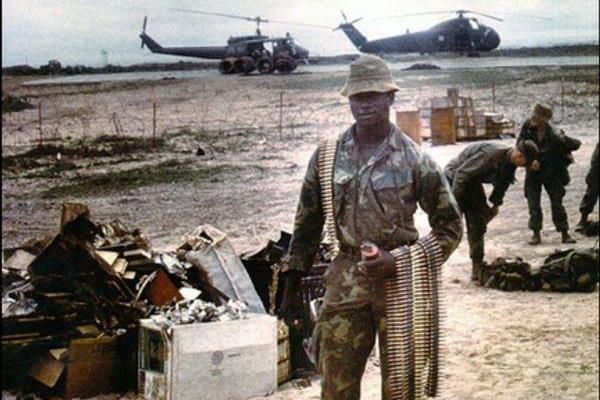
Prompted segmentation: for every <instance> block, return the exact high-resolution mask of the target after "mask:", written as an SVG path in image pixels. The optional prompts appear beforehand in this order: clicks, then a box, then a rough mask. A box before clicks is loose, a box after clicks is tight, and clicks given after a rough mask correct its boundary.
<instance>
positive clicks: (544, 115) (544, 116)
mask: <svg viewBox="0 0 600 400" xmlns="http://www.w3.org/2000/svg"><path fill="white" fill-rule="evenodd" d="M533 115H535V116H536V117H537V118H539V119H541V120H543V121H545V122H548V121H550V118H552V108H550V106H549V105H547V104H542V103H537V104H536V105H535V106H534V107H533Z"/></svg>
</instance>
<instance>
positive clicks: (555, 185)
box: [517, 103, 581, 245]
mask: <svg viewBox="0 0 600 400" xmlns="http://www.w3.org/2000/svg"><path fill="white" fill-rule="evenodd" d="M551 118H552V110H551V109H550V107H549V106H547V105H544V104H541V103H537V104H536V105H535V107H534V108H533V115H532V116H531V118H529V119H528V120H526V121H525V123H523V126H522V127H521V132H520V133H519V137H518V138H517V143H521V142H523V141H524V140H532V141H533V142H534V143H535V144H536V145H537V147H538V149H539V152H540V157H539V158H540V161H539V163H533V164H532V166H531V168H528V169H527V172H526V173H525V197H527V204H528V205H529V229H531V230H532V231H533V235H532V237H531V239H530V240H529V244H532V245H536V244H539V243H541V241H542V237H541V233H540V231H541V230H542V217H543V214H542V206H541V200H542V186H543V187H544V189H545V190H546V193H548V196H549V197H550V204H551V205H552V221H553V222H554V226H555V227H556V230H557V231H558V232H560V233H561V235H562V242H563V243H575V239H573V238H572V237H571V235H569V222H568V219H567V212H566V211H565V207H564V206H563V197H565V194H566V190H565V186H567V185H568V184H569V181H570V177H569V171H568V170H567V168H568V166H569V164H570V163H571V162H572V161H573V157H572V155H571V152H572V151H575V150H577V149H578V148H579V146H580V145H581V142H579V141H578V140H577V139H572V138H569V137H567V136H566V135H565V134H564V132H562V131H558V130H557V129H556V128H554V127H553V126H552V125H550V119H551Z"/></svg>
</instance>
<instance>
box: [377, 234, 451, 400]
mask: <svg viewBox="0 0 600 400" xmlns="http://www.w3.org/2000/svg"><path fill="white" fill-rule="evenodd" d="M391 254H392V255H393V256H394V258H395V260H396V268H397V270H396V276H395V277H394V278H391V279H388V280H387V281H386V282H385V288H386V293H385V295H386V319H387V335H386V337H387V343H388V370H389V380H390V392H391V393H390V394H391V398H392V399H394V400H415V399H423V398H424V397H425V396H429V397H435V396H436V395H437V393H438V388H439V378H440V371H439V369H440V363H441V355H440V335H441V332H442V330H441V322H442V321H441V320H442V318H441V317H442V313H441V303H442V301H441V300H442V299H441V296H440V294H441V293H440V289H441V284H442V282H441V279H442V277H441V272H442V269H441V266H442V261H443V256H442V251H441V248H440V246H439V244H438V243H437V240H436V238H435V237H434V236H432V235H428V236H426V237H424V238H422V239H420V240H418V241H417V242H416V243H415V244H414V245H412V246H409V247H402V248H399V249H395V250H392V251H391Z"/></svg>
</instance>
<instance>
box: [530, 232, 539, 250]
mask: <svg viewBox="0 0 600 400" xmlns="http://www.w3.org/2000/svg"><path fill="white" fill-rule="evenodd" d="M540 243H542V236H541V235H540V231H533V235H532V236H531V238H530V239H529V244H531V245H534V246H535V245H536V244H540Z"/></svg>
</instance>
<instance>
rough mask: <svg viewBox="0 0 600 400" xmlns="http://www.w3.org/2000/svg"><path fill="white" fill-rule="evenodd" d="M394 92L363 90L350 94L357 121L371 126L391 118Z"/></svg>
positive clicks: (353, 112) (351, 108) (353, 113)
mask: <svg viewBox="0 0 600 400" xmlns="http://www.w3.org/2000/svg"><path fill="white" fill-rule="evenodd" d="M393 103H394V92H388V93H379V92H363V93H357V94H354V95H352V96H350V110H351V111H352V115H353V116H354V119H355V120H356V123H357V124H359V125H361V126H365V127H369V126H375V125H379V124H381V123H383V122H385V121H389V120H390V106H391V105H392V104H393Z"/></svg>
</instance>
